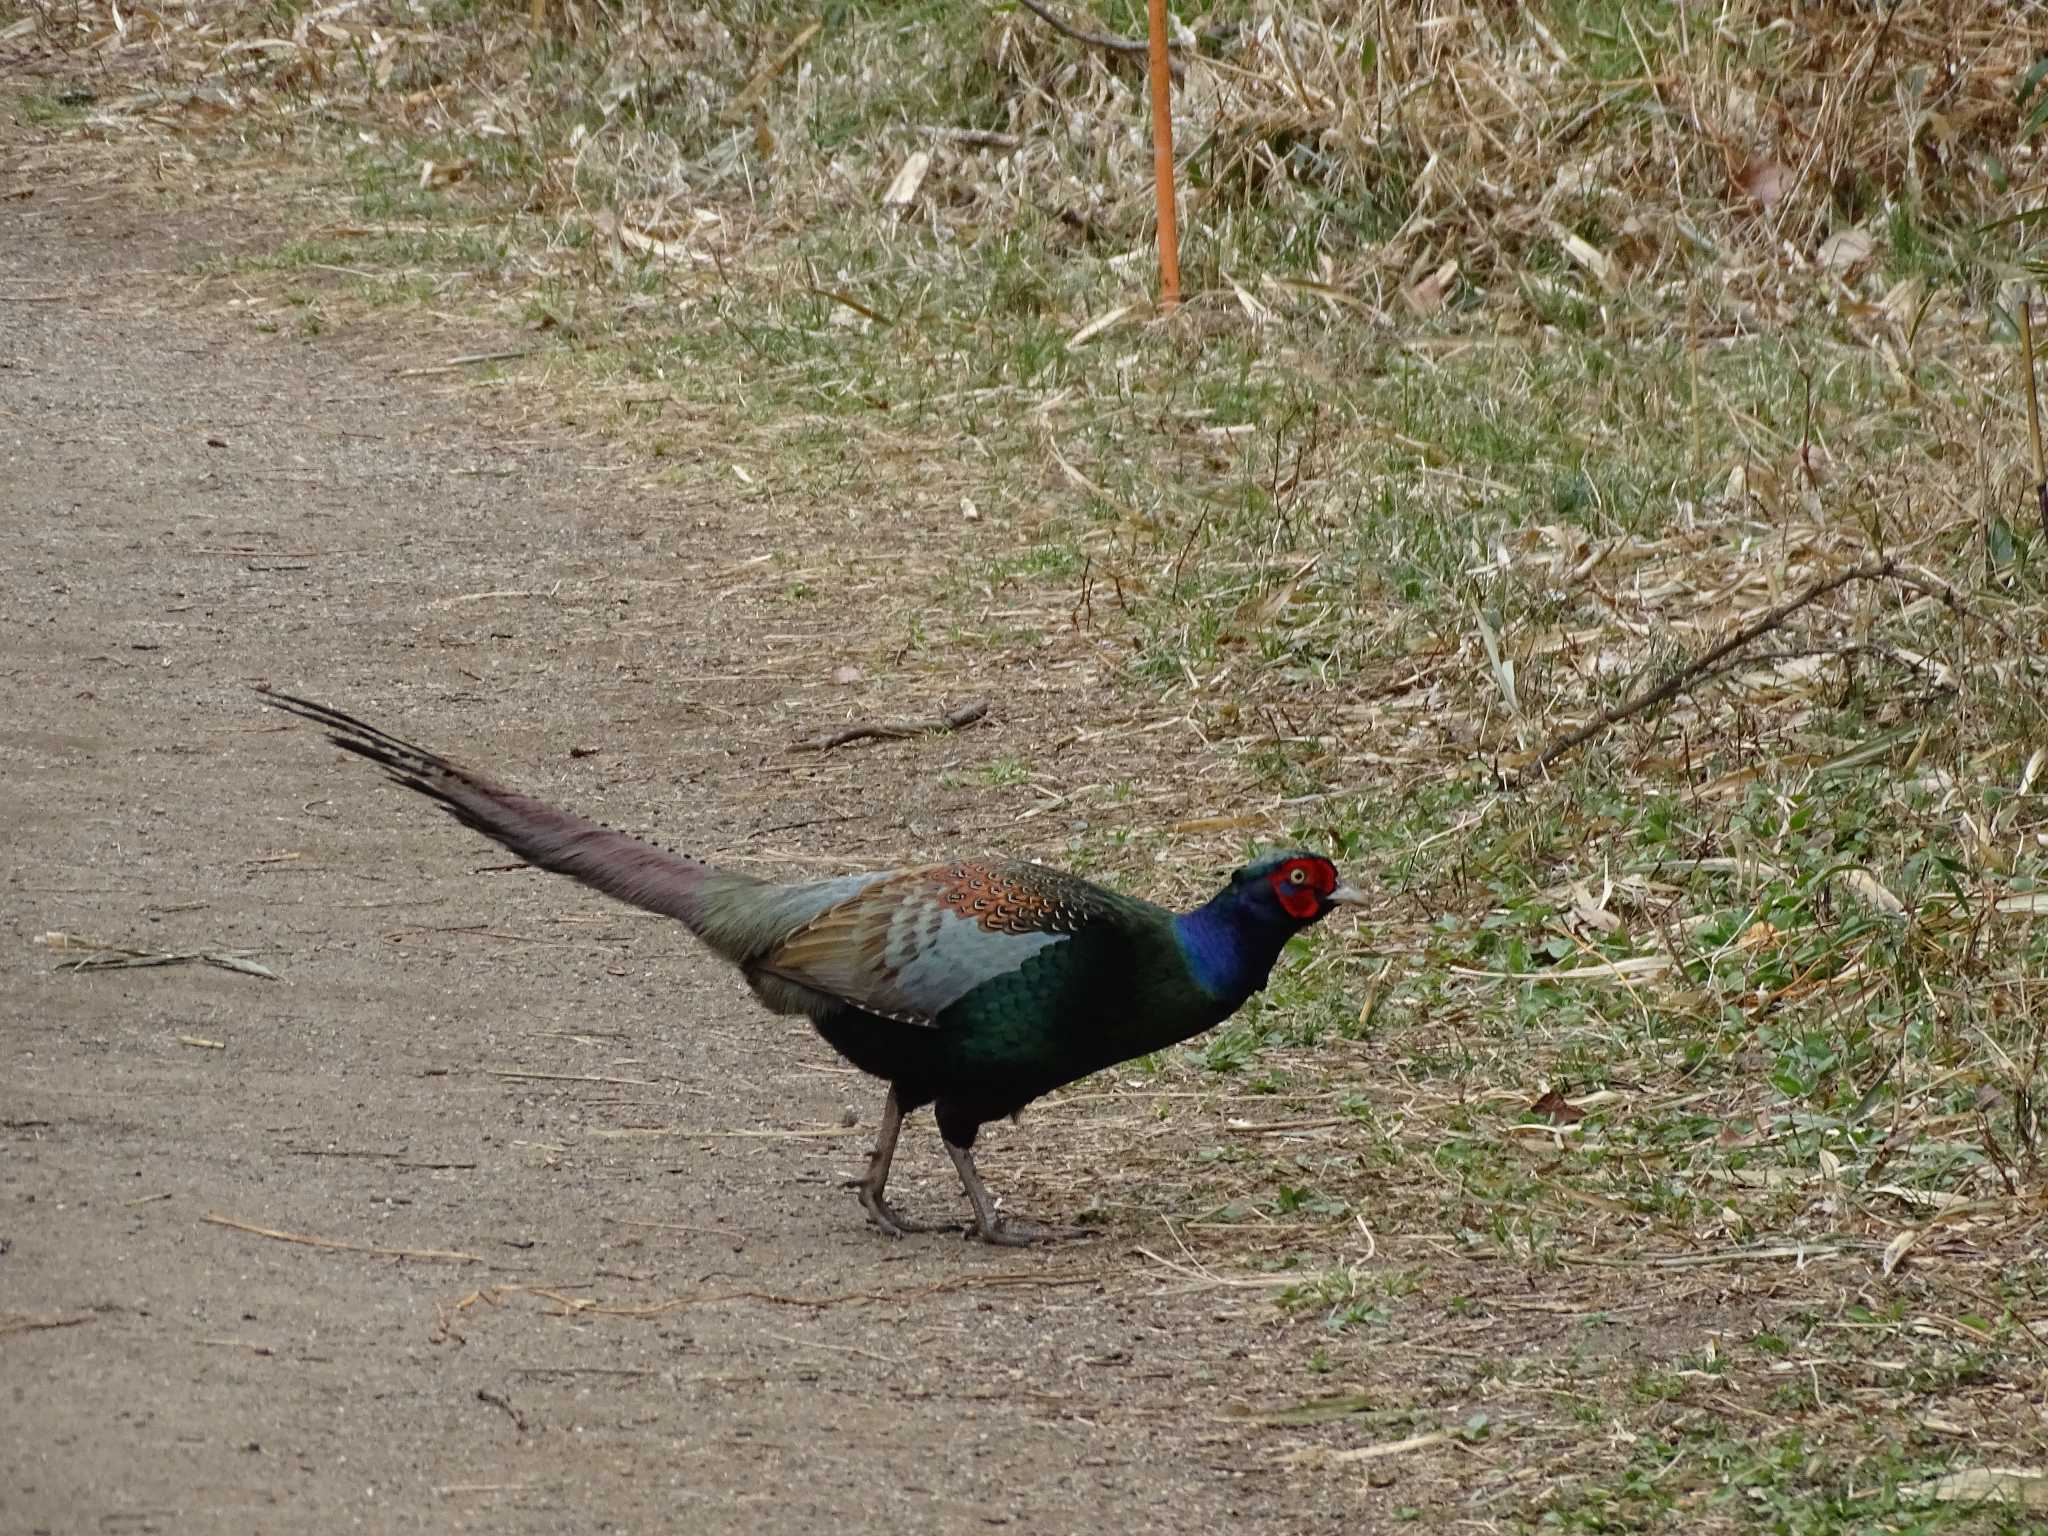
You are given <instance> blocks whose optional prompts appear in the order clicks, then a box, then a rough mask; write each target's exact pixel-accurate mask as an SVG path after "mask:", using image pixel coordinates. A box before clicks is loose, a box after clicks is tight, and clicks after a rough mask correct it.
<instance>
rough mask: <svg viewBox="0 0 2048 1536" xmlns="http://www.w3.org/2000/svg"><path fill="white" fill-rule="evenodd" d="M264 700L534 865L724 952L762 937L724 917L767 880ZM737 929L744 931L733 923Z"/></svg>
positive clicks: (735, 952)
mask: <svg viewBox="0 0 2048 1536" xmlns="http://www.w3.org/2000/svg"><path fill="white" fill-rule="evenodd" d="M257 692H258V693H260V694H261V695H262V696H263V699H264V701H265V702H266V703H268V704H271V705H273V706H275V707H276V708H278V709H282V710H285V711H287V712H289V713H291V714H294V715H299V716H301V717H303V718H304V719H307V720H311V721H313V722H314V723H315V724H317V725H321V726H324V727H326V729H327V739H328V740H329V741H331V742H333V743H334V744H335V745H336V746H337V747H340V748H341V749H342V750H343V751H345V752H353V753H355V754H356V755H357V756H358V757H363V758H368V759H369V760H370V761H371V762H373V763H375V764H376V765H377V766H378V767H380V768H382V769H383V770H384V772H385V775H386V776H387V777H388V778H390V779H391V781H392V782H393V783H396V784H403V785H404V786H405V787H406V788H407V789H410V790H415V791H417V792H418V793H420V794H422V795H425V796H426V797H427V798H428V799H430V800H432V801H434V802H435V803H436V804H437V805H439V806H440V807H441V809H442V810H444V811H446V812H447V813H448V814H449V815H451V816H453V817H454V818H455V819H456V820H457V821H459V822H461V823H462V824H463V825H464V826H466V827H473V828H475V829H476V830H477V831H479V832H481V833H483V835H484V836H485V837H488V838H489V839H491V841H492V842H494V843H497V844H499V845H500V846H502V847H504V848H506V849H509V850H510V851H511V852H513V853H515V854H517V855H518V856H519V857H520V858H522V859H524V860H526V861H527V862H528V863H529V864H533V865H535V866H537V867H539V868H541V869H545V870H550V871H552V872H554V873H555V874H559V875H567V876H568V877H569V878H570V879H572V880H578V881H581V882H582V883H583V884H585V885H587V886H590V887H591V888H593V889H594V890H599V891H602V892H604V894H605V895H607V896H610V897H613V898H615V899H617V900H619V901H623V902H626V903H628V904H630V905H632V906H636V907H642V908H645V909H646V910H647V911H649V912H659V913H661V914H662V915H663V916H666V917H673V918H677V919H679V920H680V921H682V922H683V923H685V924H687V925H688V926H689V928H690V929H691V931H692V932H694V933H695V934H696V935H697V936H698V937H699V938H700V939H702V940H704V942H705V943H707V944H709V945H710V946H711V947H712V948H713V949H715V950H717V951H719V952H720V953H721V954H724V955H725V956H726V957H727V958H728V959H732V960H738V961H742V962H745V961H746V960H749V959H751V958H752V955H751V954H750V953H749V951H751V950H753V949H755V948H756V947H757V946H758V945H759V944H760V942H761V937H762V936H761V935H759V934H757V933H753V932H749V931H744V930H746V929H750V928H751V927H752V926H753V925H751V924H739V925H735V924H734V923H732V922H730V921H728V920H726V913H725V911H724V910H718V909H725V908H728V907H729V906H730V898H732V897H734V896H736V895H739V894H740V893H741V892H743V891H765V890H766V889H768V887H767V886H766V882H763V881H759V880H754V879H752V878H751V877H749V876H746V875H738V874H733V873H731V872H729V871H726V870H720V869H714V868H713V867H712V866H711V865H709V864H706V863H703V862H702V861H701V860H698V859H693V858H690V857H689V856H688V855H686V854H680V853H672V852H670V851H668V850H666V849H662V848H657V847H655V846H654V845H653V844H652V843H647V842H643V841H641V840H640V839H639V838H637V837H632V836H629V835H628V834H626V833H624V832H617V831H614V830H613V829H612V828H610V827H605V826H600V825H598V823H596V822H594V821H590V820H587V819H586V818H584V817H582V816H578V815H575V814H573V813H572V812H569V811H563V810H557V809H556V808H555V807H554V806H551V805H548V804H546V803H545V802H543V801H540V800H536V799H534V798H533V797H532V796H530V795H522V794H519V793H518V792H517V791H515V790H510V789H507V788H505V787H504V786H503V785H501V784H497V783H494V782H492V781H491V780H490V779H487V778H485V777H484V776H483V775H482V774H480V773H476V772H474V771H472V770H470V769H468V768H464V767H462V766H461V765H460V764H458V763H454V762H451V761H450V760H449V759H447V758H445V757H442V756H441V755H440V754H439V753H437V752H430V751H428V750H427V749H426V748H425V747H419V746H415V745H413V744H412V743H411V742H409V741H403V740H400V739H399V738H398V737H396V736H393V735H392V734H390V732H388V731H382V730H379V729H378V728H377V727H376V726H374V725H371V724H369V723H367V722H366V721H362V720H358V719H356V718H355V717H354V716H353V715H348V714H344V713H342V711H340V710H338V709H334V708H331V707H329V706H328V705H325V704H317V703H315V702H313V701H312V700H311V699H301V698H296V697H294V696H293V695H291V694H288V693H279V692H277V691H276V690H274V689H271V688H259V689H257ZM736 929H738V930H741V931H736Z"/></svg>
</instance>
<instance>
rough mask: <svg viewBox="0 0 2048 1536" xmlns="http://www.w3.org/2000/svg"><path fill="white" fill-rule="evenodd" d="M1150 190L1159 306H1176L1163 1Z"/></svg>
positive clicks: (1176, 242)
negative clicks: (1155, 209) (1155, 205)
mask: <svg viewBox="0 0 2048 1536" xmlns="http://www.w3.org/2000/svg"><path fill="white" fill-rule="evenodd" d="M1151 21H1152V25H1151V41H1152V49H1151V60H1152V189H1153V192H1154V193H1155V194H1156V195H1157V197H1158V200H1159V307H1160V308H1161V309H1172V308H1174V307H1175V306H1176V305H1178V304H1179V303H1180V223H1179V221H1178V220H1177V219H1176V218H1175V216H1174V211H1173V78H1172V76H1171V75H1169V74H1168V73H1167V68H1166V0H1152V6H1151Z"/></svg>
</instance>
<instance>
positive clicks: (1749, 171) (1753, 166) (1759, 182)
mask: <svg viewBox="0 0 2048 1536" xmlns="http://www.w3.org/2000/svg"><path fill="white" fill-rule="evenodd" d="M1797 181H1798V178H1797V177H1796V176H1794V175H1793V173H1792V171H1791V169H1790V168H1789V167H1787V166H1783V165H1780V164H1779V163H1778V162H1777V161H1775V160H1751V161H1748V162H1747V163H1745V164H1744V165H1743V167H1742V169H1740V170H1739V171H1737V172H1736V173H1735V188H1736V190H1737V191H1738V192H1740V193H1741V194H1742V195H1743V196H1744V197H1746V198H1748V199H1749V200H1750V201H1751V202H1753V203H1755V204H1756V205H1757V206H1758V207H1759V208H1772V207H1775V206H1777V204H1779V203H1780V202H1782V201H1784V199H1785V195H1786V194H1787V193H1788V192H1790V191H1791V190H1792V188H1793V186H1794V185H1795V184H1796V183H1797Z"/></svg>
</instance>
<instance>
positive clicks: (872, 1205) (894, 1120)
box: [847, 1087, 960, 1237]
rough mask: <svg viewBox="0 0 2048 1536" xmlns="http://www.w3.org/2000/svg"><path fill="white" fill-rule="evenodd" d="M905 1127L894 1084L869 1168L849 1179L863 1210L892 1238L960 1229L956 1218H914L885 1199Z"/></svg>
mask: <svg viewBox="0 0 2048 1536" xmlns="http://www.w3.org/2000/svg"><path fill="white" fill-rule="evenodd" d="M902 1130H903V1107H902V1105H900V1104H898V1103H897V1102H896V1090H895V1089H894V1088H893V1087H892V1088H891V1089H890V1090H889V1096H888V1097H887V1098H886V1099H884V1100H883V1101H882V1125H881V1129H879V1130H878V1131H876V1132H875V1149H874V1150H873V1151H872V1152H870V1153H869V1154H868V1171H867V1172H866V1173H864V1174H862V1175H861V1176H860V1177H859V1178H857V1179H850V1180H848V1181H847V1182H848V1183H849V1184H850V1185H851V1186H852V1187H853V1189H854V1190H855V1191H856V1192H857V1193H858V1194H859V1196H860V1203H861V1209H863V1210H864V1211H866V1212H867V1213H868V1219H869V1220H870V1221H872V1222H873V1223H874V1224H875V1225H876V1226H878V1227H880V1228H881V1229H882V1231H883V1232H885V1233H887V1234H888V1235H889V1236H890V1237H901V1236H903V1234H904V1233H906V1232H953V1231H957V1230H959V1226H960V1223H959V1222H957V1221H912V1220H911V1219H910V1218H909V1217H907V1216H904V1215H903V1214H901V1213H900V1212H899V1211H897V1209H896V1208H895V1207H894V1206H892V1205H891V1204H889V1202H888V1201H887V1200H886V1199H884V1198H883V1195H882V1191H883V1190H885V1189H887V1188H888V1186H889V1165H890V1164H891V1163H893V1162H895V1161H896V1138H897V1136H898V1135H900V1134H901V1133H902Z"/></svg>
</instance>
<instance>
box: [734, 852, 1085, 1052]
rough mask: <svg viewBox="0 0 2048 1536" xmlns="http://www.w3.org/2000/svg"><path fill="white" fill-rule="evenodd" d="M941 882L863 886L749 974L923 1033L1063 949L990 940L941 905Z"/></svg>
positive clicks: (907, 877) (1029, 940) (1042, 937)
mask: <svg viewBox="0 0 2048 1536" xmlns="http://www.w3.org/2000/svg"><path fill="white" fill-rule="evenodd" d="M938 873H939V872H935V871H930V870H912V871H906V872H905V873H903V874H901V875H896V876H892V877H889V878H888V879H887V880H885V881H878V882H875V883H874V884H871V885H869V886H867V887H866V888H864V889H862V890H860V891H858V892H857V893H855V894H854V895H853V897H852V898H851V899H848V900H846V901H844V902H842V903H841V904H840V905H838V906H836V907H833V908H831V909H829V910H827V911H824V912H821V913H820V914H819V915H818V916H817V917H816V918H815V919H814V920H813V921H811V922H810V923H809V924H808V925H806V926H805V927H803V928H802V929H800V930H798V931H797V932H796V933H794V934H792V935H790V937H789V938H788V940H786V941H785V942H784V943H782V944H780V945H778V946H776V947H775V948H774V949H773V950H771V951H770V952H769V953H767V954H764V955H763V956H762V957H761V958H760V960H759V961H758V962H757V964H756V967H755V969H758V970H759V971H760V972H762V973H764V980H765V979H771V978H772V979H774V980H777V981H780V982H782V983H785V984H788V985H791V986H794V987H799V988H803V989H805V990H807V991H810V992H814V993H819V994H822V995H824V996H825V997H828V998H836V999H838V1000H839V1001H841V1002H844V1003H850V1004H851V1005H853V1006H854V1007H856V1008H859V1009H862V1010H863V1011H865V1012H868V1013H874V1014H879V1015H881V1016H882V1017H884V1018H891V1019H896V1020H898V1021H899V1022H901V1023H905V1024H920V1025H926V1026H929V1025H932V1024H935V1023H936V1022H937V1021H938V1016H939V1015H940V1014H942V1013H944V1012H945V1011H946V1009H948V1008H949V1007H951V1006H952V1005H953V1004H954V1003H956V1002H958V1001H959V1000H960V999H961V998H963V997H965V996H966V995H967V994H968V993H969V992H972V991H973V990H974V989H975V988H976V987H978V986H980V985H981V984H982V983H983V982H985V981H990V980H993V979H994V978H995V977H998V976H1002V975H1006V974H1007V973H1009V972H1011V971H1014V970H1015V969H1016V968H1017V967H1018V966H1020V965H1022V964H1023V963H1024V962H1025V961H1026V960H1028V959H1030V958H1031V957H1032V956H1033V955H1035V954H1037V953H1038V952H1039V951H1040V950H1042V949H1045V948H1047V947H1048V946H1050V945H1053V944H1060V943H1064V942H1065V941H1066V938H1067V935H1065V934H1062V933H1036V932H1022V933H1019V932H1001V933H994V932H990V931H989V930H987V929H985V928H983V927H982V926H981V925H980V924H979V923H977V922H976V921H975V920H974V919H972V918H969V917H963V916H962V915H960V914H959V913H957V912H955V911H953V910H951V909H950V908H949V907H947V906H946V905H944V904H942V902H941V901H940V899H939V893H938V890H937V889H936V888H935V876H936V875H938ZM757 990H759V988H758V987H757Z"/></svg>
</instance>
